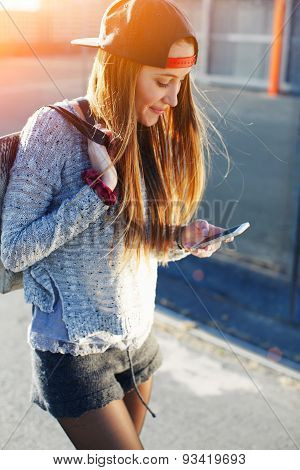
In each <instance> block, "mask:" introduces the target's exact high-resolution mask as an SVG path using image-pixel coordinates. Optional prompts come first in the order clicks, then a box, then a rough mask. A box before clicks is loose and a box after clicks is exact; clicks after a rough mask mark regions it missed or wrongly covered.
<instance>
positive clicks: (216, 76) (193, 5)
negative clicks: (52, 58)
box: [0, 0, 300, 92]
mask: <svg viewBox="0 0 300 470" xmlns="http://www.w3.org/2000/svg"><path fill="white" fill-rule="evenodd" d="M173 1H175V3H177V4H178V5H179V6H180V7H181V8H182V9H183V10H184V11H185V13H186V14H187V16H188V17H189V18H190V20H191V22H192V24H193V26H194V28H195V31H196V34H197V38H198V42H199V59H198V63H197V66H196V67H197V77H198V78H199V79H200V80H202V81H204V82H205V81H206V82H210V83H220V84H233V85H240V84H242V83H244V81H245V78H249V77H250V80H249V83H248V86H249V87H251V86H252V87H254V88H261V89H266V88H267V85H268V83H267V82H268V73H269V58H270V51H269V49H270V45H271V42H272V21H273V10H274V2H275V0H173ZM110 3H111V0H102V1H99V0H85V1H82V0H64V1H61V0H41V10H40V11H37V12H19V11H13V12H9V14H10V17H9V16H8V15H7V13H6V12H5V11H2V10H1V11H0V54H4V53H6V54H9V53H10V52H11V53H12V54H13V53H18V52H21V51H22V48H23V49H24V51H25V52H26V53H28V51H29V50H30V49H29V47H28V45H26V41H27V42H28V43H29V44H31V45H33V46H34V45H36V46H37V47H39V46H40V45H41V44H43V45H44V46H45V47H44V50H45V51H47V52H49V53H51V52H53V53H54V52H55V51H57V50H58V48H59V47H61V50H62V52H66V53H68V52H69V53H77V48H75V47H73V46H71V45H70V40H71V39H73V38H80V37H94V36H98V34H99V25H100V20H101V17H102V15H103V13H104V11H105V9H106V8H107V6H108V5H109V4H110ZM286 3H287V9H288V12H287V13H289V11H290V10H291V8H293V7H294V6H295V5H296V3H297V0H286ZM14 23H15V24H14ZM20 31H21V33H20ZM285 34H286V36H287V37H286V38H285V41H284V49H283V61H282V74H281V89H282V90H287V91H289V90H291V91H292V92H293V91H297V89H298V87H300V85H299V83H300V65H299V64H300V8H299V7H298V9H297V10H296V12H295V14H294V15H293V16H292V18H291V20H290V23H289V24H287V26H286V33H285ZM37 52H39V49H37Z"/></svg>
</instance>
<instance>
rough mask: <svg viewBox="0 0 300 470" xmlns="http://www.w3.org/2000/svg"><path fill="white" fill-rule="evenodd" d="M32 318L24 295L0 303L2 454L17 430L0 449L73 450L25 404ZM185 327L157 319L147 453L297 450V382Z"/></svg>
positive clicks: (42, 413) (57, 428)
mask: <svg viewBox="0 0 300 470" xmlns="http://www.w3.org/2000/svg"><path fill="white" fill-rule="evenodd" d="M30 318H31V308H30V305H29V304H24V301H23V292H22V291H16V292H15V293H13V292H11V293H9V294H6V295H5V299H4V300H2V299H1V330H0V331H1V333H0V344H1V349H0V352H1V354H0V370H1V374H0V405H1V406H0V422H1V426H0V442H1V448H2V447H3V446H4V445H5V443H6V442H7V439H8V438H9V436H10V434H11V432H12V431H13V429H14V428H15V427H16V425H17V424H18V423H19V424H20V425H19V427H18V429H17V431H16V432H15V434H14V435H13V436H12V439H11V440H10V441H9V442H8V443H7V445H6V446H5V449H61V450H69V449H70V450H71V449H74V448H73V445H72V443H71V442H70V441H69V439H68V438H67V436H66V435H65V434H64V432H63V430H62V428H61V427H60V426H59V424H58V423H57V421H56V420H55V419H54V418H52V416H50V415H48V413H47V412H45V411H43V410H41V409H40V408H39V407H38V406H37V405H35V404H33V405H30V403H29V391H30V383H31V364H30V349H29V345H27V343H26V333H27V326H28V324H29V322H30ZM190 323H191V322H188V323H186V322H185V321H184V319H182V318H181V319H180V320H179V321H176V320H174V319H173V318H172V317H169V316H166V315H165V313H164V312H162V311H161V310H158V311H157V312H156V314H155V330H156V333H157V338H158V341H159V344H160V346H161V349H162V353H163V357H164V362H163V365H162V366H161V368H160V369H159V370H158V371H157V372H156V374H155V378H154V382H153V394H152V399H151V403H150V407H151V409H152V410H153V411H154V412H155V413H156V414H157V417H156V418H152V416H151V415H150V413H147V418H146V421H145V426H144V428H143V431H142V435H141V438H142V442H143V443H144V446H145V448H146V449H180V450H183V449H295V448H296V446H297V447H298V448H299V446H300V429H299V420H300V410H299V398H300V381H299V379H298V380H296V379H295V378H293V377H289V375H288V374H285V373H283V372H282V371H280V372H278V371H276V370H273V369H270V368H268V367H265V366H263V365H260V364H259V362H258V361H256V360H253V359H247V358H245V357H241V356H237V355H236V354H234V353H233V352H232V351H226V350H225V349H224V348H222V347H219V346H216V345H214V344H212V343H210V342H208V341H205V340H203V339H200V338H197V337H196V336H195V335H192V334H191V333H190V331H189V329H188V328H187V327H188V326H191V325H190ZM28 408H29V409H28ZM22 417H24V420H23V421H22V422H21V423H20V420H21V419H22Z"/></svg>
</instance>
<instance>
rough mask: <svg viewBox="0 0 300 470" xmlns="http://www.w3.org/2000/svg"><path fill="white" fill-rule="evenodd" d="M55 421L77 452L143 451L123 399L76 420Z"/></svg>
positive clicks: (61, 419) (60, 419)
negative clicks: (90, 450)
mask: <svg viewBox="0 0 300 470" xmlns="http://www.w3.org/2000/svg"><path fill="white" fill-rule="evenodd" d="M57 421H58V422H59V424H60V425H61V427H62V428H63V430H64V431H65V433H66V434H67V436H68V437H69V439H70V440H71V442H72V443H73V445H74V446H75V448H76V449H80V450H89V449H93V450H100V449H101V450H112V449H114V450H132V449H136V450H144V447H143V446H142V443H141V441H140V439H139V437H138V434H137V432H136V429H135V427H134V424H133V421H132V419H131V417H130V414H129V412H128V410H127V408H126V405H125V403H124V402H123V400H113V401H111V402H110V403H109V404H108V405H106V406H104V407H102V408H97V409H94V410H89V411H87V412H85V413H83V414H82V415H81V416H80V417H79V418H69V417H65V418H64V417H62V418H57Z"/></svg>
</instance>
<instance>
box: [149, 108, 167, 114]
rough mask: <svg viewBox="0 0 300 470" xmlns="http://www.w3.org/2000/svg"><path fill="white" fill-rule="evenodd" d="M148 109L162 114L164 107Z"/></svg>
mask: <svg viewBox="0 0 300 470" xmlns="http://www.w3.org/2000/svg"><path fill="white" fill-rule="evenodd" d="M150 109H151V111H153V112H154V113H156V114H163V113H164V112H165V110H164V109H159V108H150Z"/></svg>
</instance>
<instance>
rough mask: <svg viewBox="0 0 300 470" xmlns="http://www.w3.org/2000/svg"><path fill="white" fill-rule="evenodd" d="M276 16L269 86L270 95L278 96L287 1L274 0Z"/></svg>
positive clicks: (274, 19)
mask: <svg viewBox="0 0 300 470" xmlns="http://www.w3.org/2000/svg"><path fill="white" fill-rule="evenodd" d="M274 2H275V5H274V16H273V38H272V48H271V51H270V68H269V85H268V94H269V95H278V91H279V81H280V68H281V52H282V37H283V29H284V28H283V24H284V15H285V0H274Z"/></svg>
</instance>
